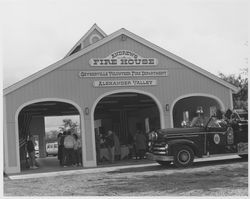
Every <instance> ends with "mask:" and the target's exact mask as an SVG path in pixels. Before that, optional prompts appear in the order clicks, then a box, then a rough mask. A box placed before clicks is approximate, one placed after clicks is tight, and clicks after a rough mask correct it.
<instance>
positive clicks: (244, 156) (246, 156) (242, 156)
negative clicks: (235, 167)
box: [239, 154, 248, 160]
mask: <svg viewBox="0 0 250 199" xmlns="http://www.w3.org/2000/svg"><path fill="white" fill-rule="evenodd" d="M239 156H240V157H241V158H242V159H245V160H248V154H244V155H239Z"/></svg>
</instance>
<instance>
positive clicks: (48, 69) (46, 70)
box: [3, 25, 238, 95]
mask: <svg viewBox="0 0 250 199" xmlns="http://www.w3.org/2000/svg"><path fill="white" fill-rule="evenodd" d="M94 26H95V25H94ZM120 35H126V36H128V37H130V38H132V39H134V40H136V41H137V42H139V43H141V44H143V45H145V46H148V47H149V48H151V49H153V50H155V51H157V52H159V53H161V54H163V55H165V56H167V57H169V58H171V59H173V60H175V61H177V62H179V63H181V64H183V65H185V66H187V67H188V68H190V69H192V70H194V71H196V72H198V73H200V74H202V75H204V76H206V77H208V78H209V79H212V80H214V81H215V82H217V83H219V84H221V85H223V86H225V87H227V88H229V89H231V90H232V91H233V92H237V91H238V88H237V87H235V86H233V85H232V84H229V83H228V82H226V81H224V80H222V79H220V78H219V77H217V76H216V75H213V74H212V73H209V72H208V71H206V70H204V69H202V68H200V67H198V66H196V65H194V64H192V63H190V62H188V61H186V60H184V59H182V58H181V57H178V56H177V55H174V54H173V53H171V52H169V51H167V50H165V49H163V48H161V47H159V46H157V45H155V44H153V43H151V42H149V41H147V40H145V39H143V38H142V37H139V36H138V35H135V34H134V33H132V32H130V31H128V30H126V29H124V28H122V29H120V30H118V31H116V32H114V33H112V34H110V35H109V36H106V37H105V38H103V39H101V40H99V41H97V42H96V43H93V44H92V45H90V46H88V47H86V48H84V49H82V50H81V51H79V52H77V53H74V54H72V55H71V56H68V57H65V58H63V59H61V60H59V61H58V62H56V63H54V64H52V65H50V66H48V67H46V68H44V69H42V70H40V71H38V72H36V73H34V74H33V75H30V76H28V77H27V78H25V79H23V80H21V81H19V82H17V83H15V84H13V85H11V86H9V87H7V88H5V89H4V92H3V94H4V95H7V94H8V93H11V92H13V91H14V90H16V89H18V88H20V87H22V86H24V85H26V84H28V83H29V82H31V81H33V80H35V79H37V78H39V77H41V76H43V75H45V74H47V73H49V72H51V71H53V70H55V69H57V68H59V67H60V66H62V65H64V64H66V63H68V62H70V61H72V60H74V59H76V58H78V57H80V56H82V55H84V54H86V53H87V52H89V51H91V50H94V49H95V48H98V47H99V46H101V45H103V44H105V43H107V42H109V41H111V40H112V39H114V38H116V37H118V36H120Z"/></svg>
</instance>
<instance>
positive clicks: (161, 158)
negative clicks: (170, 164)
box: [146, 153, 174, 161]
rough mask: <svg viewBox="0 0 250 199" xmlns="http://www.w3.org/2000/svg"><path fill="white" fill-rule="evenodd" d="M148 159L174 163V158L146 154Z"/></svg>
mask: <svg viewBox="0 0 250 199" xmlns="http://www.w3.org/2000/svg"><path fill="white" fill-rule="evenodd" d="M146 157H147V159H149V160H154V161H173V160H174V157H173V156H162V155H154V154H153V153H146Z"/></svg>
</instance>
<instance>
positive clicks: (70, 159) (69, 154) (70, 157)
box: [64, 131, 76, 167]
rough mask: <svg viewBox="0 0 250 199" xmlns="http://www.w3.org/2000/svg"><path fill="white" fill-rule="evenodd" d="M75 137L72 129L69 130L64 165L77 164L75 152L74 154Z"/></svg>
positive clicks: (65, 140)
mask: <svg viewBox="0 0 250 199" xmlns="http://www.w3.org/2000/svg"><path fill="white" fill-rule="evenodd" d="M75 142H76V141H75V139H74V137H73V136H72V135H71V131H68V132H67V135H66V136H65V138H64V149H65V150H64V151H65V163H64V166H65V167H66V166H70V165H73V166H75V165H74V164H75V154H74V145H75Z"/></svg>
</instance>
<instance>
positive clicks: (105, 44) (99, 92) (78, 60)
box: [3, 24, 237, 174]
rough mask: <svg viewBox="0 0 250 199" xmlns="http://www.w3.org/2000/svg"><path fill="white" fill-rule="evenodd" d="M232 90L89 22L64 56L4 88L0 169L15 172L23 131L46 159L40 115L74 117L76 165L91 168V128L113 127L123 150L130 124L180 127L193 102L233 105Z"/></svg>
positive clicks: (137, 40) (211, 107)
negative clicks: (78, 161) (77, 148)
mask: <svg viewBox="0 0 250 199" xmlns="http://www.w3.org/2000/svg"><path fill="white" fill-rule="evenodd" d="M211 59H212V58H211ZM234 92H237V88H236V87H234V86H232V85H231V84H229V83H227V82H225V81H223V80H222V79H220V78H218V77H217V76H215V75H213V74H211V73H209V72H207V71H205V70H203V69H202V68H200V67H198V66H196V65H194V64H192V63H190V62H188V61H186V60H184V59H182V58H181V57H178V56H176V55H174V54H172V53H170V52H168V51H167V50H165V49H163V48H161V47H159V46H157V45H155V44H153V43H151V42H149V41H147V40H145V39H143V38H142V37H140V36H138V35H136V34H134V33H132V32H130V31H128V30H126V29H124V28H122V29H120V30H118V31H116V32H114V33H112V34H110V35H107V34H105V32H104V31H103V30H102V29H100V28H99V27H98V26H97V25H96V24H94V25H93V26H92V27H91V29H90V30H89V31H88V32H87V33H86V34H85V35H84V36H83V37H82V38H81V39H80V40H79V41H78V42H77V43H76V44H75V45H74V47H73V48H72V49H71V50H70V51H69V52H68V53H67V55H66V56H65V57H64V58H63V59H61V60H59V61H58V62H56V63H54V64H52V65H50V66H48V67H46V68H44V69H43V70H41V71H38V72H37V73H35V74H33V75H31V76H29V77H27V78H25V79H23V80H21V81H19V82H17V83H16V84H14V85H12V86H10V87H8V88H6V89H4V96H3V103H4V105H3V124H4V129H3V135H4V171H5V172H6V173H9V174H10V173H19V172H21V170H22V167H23V162H24V159H25V157H26V154H25V152H24V151H25V150H24V149H23V147H24V146H25V142H26V139H27V137H28V135H36V136H37V137H38V139H39V150H40V151H39V152H40V157H45V124H44V118H45V117H47V116H62V115H79V117H80V132H81V141H82V154H83V155H82V157H83V167H96V166H97V161H96V142H95V133H96V132H98V131H106V130H109V129H112V130H113V131H114V132H116V134H117V135H118V136H119V139H120V142H121V145H122V146H124V147H126V146H127V145H128V144H129V139H130V137H131V136H133V135H134V133H135V131H136V129H137V128H141V129H143V130H144V131H145V132H146V133H147V132H149V131H150V130H153V129H156V128H169V127H181V123H182V121H183V120H187V121H188V120H189V121H190V120H191V119H192V118H193V117H194V116H195V113H196V110H197V107H202V110H203V112H204V114H205V115H206V116H210V115H211V114H213V113H214V112H215V111H216V110H217V109H221V110H226V109H228V108H233V101H232V93H234Z"/></svg>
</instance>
